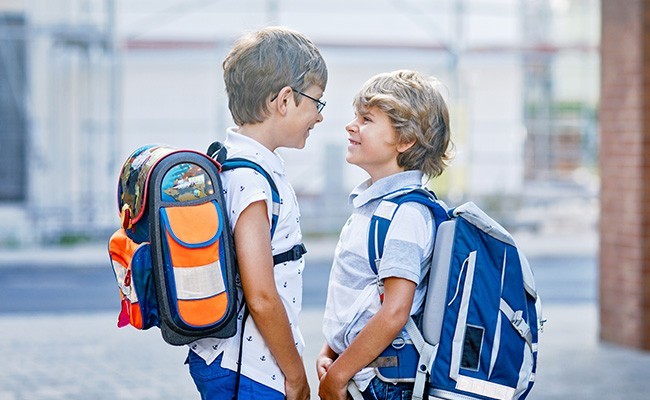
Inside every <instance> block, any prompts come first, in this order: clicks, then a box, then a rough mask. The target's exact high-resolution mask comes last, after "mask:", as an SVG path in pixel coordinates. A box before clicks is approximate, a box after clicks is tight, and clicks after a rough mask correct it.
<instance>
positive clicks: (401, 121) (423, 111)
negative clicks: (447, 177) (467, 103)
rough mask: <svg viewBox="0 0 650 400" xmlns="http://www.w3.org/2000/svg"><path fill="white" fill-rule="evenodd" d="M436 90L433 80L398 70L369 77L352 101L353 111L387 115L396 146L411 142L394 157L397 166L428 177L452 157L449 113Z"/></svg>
mask: <svg viewBox="0 0 650 400" xmlns="http://www.w3.org/2000/svg"><path fill="white" fill-rule="evenodd" d="M440 87H441V83H440V82H439V81H438V80H437V79H435V78H433V77H425V76H423V75H422V74H420V73H419V72H416V71H410V70H399V71H393V72H387V73H381V74H378V75H375V76H373V77H372V78H370V79H369V80H368V81H367V82H366V83H365V84H364V85H363V87H362V88H361V90H360V91H359V93H358V94H357V95H356V97H355V98H354V101H353V105H354V107H355V109H357V111H363V110H367V109H369V108H371V107H377V108H379V109H380V110H381V111H382V112H384V113H385V114H386V115H388V117H389V118H390V120H391V123H392V124H393V128H394V129H395V131H396V132H397V140H398V143H411V142H413V143H414V144H413V146H411V147H410V148H409V149H408V150H406V151H405V152H404V153H401V154H400V155H398V156H397V165H399V166H400V167H403V168H404V169H405V170H407V171H408V170H420V171H422V172H423V173H424V174H425V175H427V176H428V177H429V178H435V177H437V176H439V175H440V174H442V172H443V171H444V169H445V167H446V166H447V162H448V161H449V160H450V159H451V158H452V154H451V153H452V149H453V143H452V142H451V138H450V136H451V131H450V127H449V110H448V109H447V103H446V102H445V100H444V98H443V97H442V95H441V93H440V91H439V88H440Z"/></svg>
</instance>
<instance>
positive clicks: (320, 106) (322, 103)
mask: <svg viewBox="0 0 650 400" xmlns="http://www.w3.org/2000/svg"><path fill="white" fill-rule="evenodd" d="M291 90H293V91H294V92H296V93H298V94H299V95H302V96H305V97H306V98H308V99H309V100H312V101H314V102H315V103H316V110H318V112H319V113H320V112H321V111H323V108H325V106H326V105H327V102H326V101H320V100H318V99H315V98H313V97H311V96H310V95H308V94H306V93H303V92H301V91H300V90H296V89H294V88H291ZM279 95H280V93H276V95H275V96H273V98H272V99H271V101H275V99H277V98H278V96H279Z"/></svg>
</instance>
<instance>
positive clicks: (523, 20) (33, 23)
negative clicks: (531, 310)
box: [0, 0, 600, 246]
mask: <svg viewBox="0 0 650 400" xmlns="http://www.w3.org/2000/svg"><path fill="white" fill-rule="evenodd" d="M265 25H286V26H289V27H291V28H294V29H296V30H299V31H301V32H303V33H305V34H306V35H307V36H308V37H310V38H311V39H312V40H313V41H314V42H315V43H316V45H317V46H318V47H319V48H320V49H321V51H322V55H323V57H324V58H325V60H326V62H327V64H328V67H329V72H330V75H329V84H328V86H327V89H326V91H325V96H324V99H325V100H327V103H328V105H327V108H325V110H324V113H323V115H324V118H325V120H324V122H323V123H321V124H319V125H318V126H317V128H316V129H315V130H314V131H313V132H312V135H311V137H310V139H309V141H308V144H307V147H306V149H305V150H304V151H292V150H285V151H282V154H283V156H284V157H285V159H286V161H287V164H288V166H289V173H290V178H291V180H292V182H293V184H294V187H295V189H296V192H297V194H298V196H299V198H300V200H301V207H302V214H303V225H304V226H303V230H304V231H305V232H306V233H307V234H316V235H320V234H332V233H335V232H336V231H337V230H338V229H339V227H340V226H341V223H342V222H343V221H345V218H346V214H347V213H348V211H349V210H348V208H347V198H346V197H347V193H349V191H350V189H352V188H353V187H354V186H355V185H356V184H357V183H358V182H359V181H361V180H362V179H364V178H365V177H364V173H363V171H361V170H360V169H358V168H356V167H354V166H349V165H347V164H346V163H345V160H344V156H345V147H346V146H347V139H346V132H345V130H344V126H345V124H346V123H347V122H348V121H349V120H350V119H351V118H352V116H353V110H352V105H351V102H352V96H353V95H354V94H355V93H356V91H357V90H358V89H359V88H360V86H361V85H362V84H363V82H364V81H365V80H367V79H368V78H370V77H371V76H372V75H374V74H376V73H379V72H384V71H392V70H395V69H402V68H409V69H416V70H419V71H421V72H424V73H426V74H430V75H433V76H436V77H437V78H439V79H440V80H441V81H442V82H443V83H444V84H445V86H446V88H447V93H445V95H446V97H447V100H448V102H449V106H450V109H451V120H452V135H453V136H452V137H453V140H454V142H455V143H456V148H457V155H456V158H455V159H454V161H453V163H452V165H451V167H450V168H449V169H448V170H447V172H446V173H445V174H444V175H443V176H442V177H441V178H440V179H438V180H437V181H436V182H434V184H433V187H434V189H435V190H436V191H437V192H438V193H439V195H441V196H442V197H444V198H446V199H447V200H448V201H450V202H451V203H452V204H455V203H458V202H460V201H462V200H465V199H467V198H471V199H472V200H473V201H475V202H476V203H478V204H479V205H481V206H482V207H484V208H486V209H488V210H489V211H490V212H492V213H496V214H497V215H496V216H497V217H498V219H499V220H500V221H502V222H503V223H504V224H505V225H506V226H507V227H510V228H518V227H522V228H523V227H525V228H527V229H529V230H530V231H532V232H538V231H540V230H544V229H547V228H549V227H550V226H551V225H553V224H558V223H561V224H564V225H569V226H575V224H573V223H569V224H567V223H566V220H565V218H566V217H567V214H568V215H572V214H575V213H574V212H569V210H568V208H567V207H571V208H573V207H577V209H578V210H580V212H579V213H578V214H580V215H578V216H577V217H579V218H580V219H581V220H580V221H579V222H580V226H579V228H580V229H593V228H594V222H595V220H594V218H595V217H596V214H597V213H596V212H595V204H596V202H595V201H594V200H595V199H596V198H597V194H598V164H597V160H598V158H597V154H598V119H597V106H598V99H599V52H598V51H599V40H600V10H599V1H597V0H571V1H569V0H526V1H520V0H480V1H478V0H474V1H471V0H427V1H415V0H381V1H376V0H375V1H370V0H360V1H346V0H328V1H321V2H313V1H304V0H240V1H237V2H232V1H215V0H155V1H153V0H137V1H127V0H0V137H1V138H2V146H0V219H1V220H2V221H3V223H2V224H0V245H4V246H21V245H25V244H44V243H45V244H56V243H69V242H75V241H84V240H92V239H98V238H101V239H104V238H106V236H107V235H108V234H109V233H110V232H111V231H112V230H114V229H115V227H116V226H117V224H118V213H117V209H116V201H115V188H116V183H117V174H118V172H119V168H120V167H121V164H122V163H123V162H124V160H125V159H126V157H127V155H128V154H129V153H131V152H132V151H133V150H134V149H136V148H137V147H139V146H140V145H142V144H146V143H152V142H155V143H166V144H170V145H174V146H180V147H189V148H194V149H198V150H204V149H206V148H207V146H208V145H209V144H210V143H211V142H212V141H213V140H215V139H223V137H224V131H225V129H226V127H228V126H231V125H232V124H233V123H232V120H231V118H230V114H229V111H228V108H227V99H226V96H225V91H224V87H223V83H222V68H221V61H222V60H223V58H224V56H225V54H226V53H227V51H228V49H229V48H230V46H231V45H232V42H233V40H234V39H235V38H236V37H237V36H238V35H240V34H241V33H242V32H243V31H246V30H253V29H256V28H259V27H262V26H265ZM562 210H564V211H562Z"/></svg>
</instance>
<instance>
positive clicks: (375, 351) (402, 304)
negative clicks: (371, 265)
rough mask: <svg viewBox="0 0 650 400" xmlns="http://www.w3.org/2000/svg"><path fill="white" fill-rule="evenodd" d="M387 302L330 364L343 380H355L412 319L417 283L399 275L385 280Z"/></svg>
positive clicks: (385, 301)
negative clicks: (412, 305)
mask: <svg viewBox="0 0 650 400" xmlns="http://www.w3.org/2000/svg"><path fill="white" fill-rule="evenodd" d="M384 290H385V291H384V302H383V304H382V306H381V307H380V308H379V311H377V313H376V314H375V315H374V316H373V317H372V318H370V320H369V321H368V323H367V324H366V326H364V327H363V329H361V331H360V332H359V334H358V335H357V337H356V338H354V340H352V343H350V346H349V347H348V348H347V349H346V350H345V351H344V352H343V353H342V354H341V355H340V356H339V357H338V359H337V360H336V361H335V362H334V363H333V364H332V366H331V367H330V371H329V373H331V372H332V371H334V372H335V374H336V375H337V376H339V377H340V379H346V380H349V379H351V378H352V377H353V376H354V374H356V373H357V372H359V371H360V370H361V369H362V368H365V367H366V366H367V365H368V364H370V363H371V362H372V361H373V360H374V359H375V358H377V356H379V354H381V352H382V351H384V349H386V348H387V347H388V346H389V345H390V344H391V343H392V341H393V340H394V339H395V337H396V336H397V334H399V332H400V331H401V330H402V329H403V328H404V325H406V321H407V320H408V318H410V310H411V304H412V303H413V295H414V293H415V283H413V282H410V281H407V280H405V279H399V278H389V279H386V280H385V281H384Z"/></svg>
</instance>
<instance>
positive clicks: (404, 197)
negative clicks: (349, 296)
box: [368, 188, 450, 274]
mask: <svg viewBox="0 0 650 400" xmlns="http://www.w3.org/2000/svg"><path fill="white" fill-rule="evenodd" d="M407 202H415V203H420V204H422V205H425V206H427V207H429V209H430V210H431V211H432V212H433V218H434V222H435V224H436V230H437V229H438V226H440V224H441V223H443V222H444V221H447V220H448V219H449V218H450V217H449V214H448V213H447V210H446V209H445V208H444V207H443V206H442V205H440V203H438V201H437V199H436V196H435V194H434V193H433V192H430V191H428V190H426V189H422V188H418V189H413V190H411V191H407V192H404V193H400V194H398V195H397V196H392V195H391V196H387V197H385V198H383V199H382V200H381V202H380V203H379V205H378V206H377V209H375V212H374V213H373V215H372V218H371V219H370V230H369V234H368V259H369V261H370V268H372V270H373V271H374V272H375V274H377V273H378V268H377V262H378V261H379V260H381V257H382V255H383V252H384V242H385V241H386V233H388V228H389V227H390V223H391V221H392V220H393V217H394V216H395V213H396V212H397V209H398V208H399V206H400V205H402V204H404V203H407Z"/></svg>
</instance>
